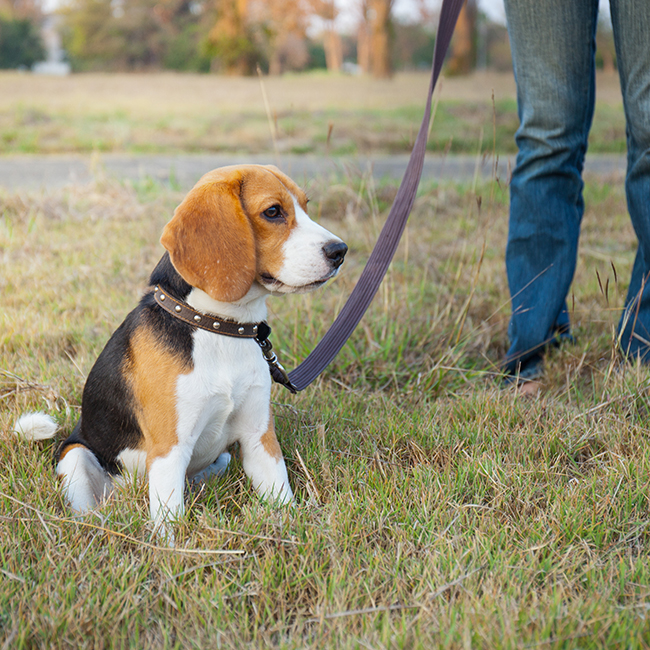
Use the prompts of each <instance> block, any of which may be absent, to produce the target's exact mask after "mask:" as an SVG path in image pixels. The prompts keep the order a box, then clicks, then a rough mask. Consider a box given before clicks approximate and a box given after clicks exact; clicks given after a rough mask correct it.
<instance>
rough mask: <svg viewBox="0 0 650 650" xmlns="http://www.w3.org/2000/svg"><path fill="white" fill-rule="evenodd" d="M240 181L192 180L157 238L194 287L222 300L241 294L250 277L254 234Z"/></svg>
mask: <svg viewBox="0 0 650 650" xmlns="http://www.w3.org/2000/svg"><path fill="white" fill-rule="evenodd" d="M238 192H239V183H233V182H208V183H203V184H200V185H197V186H195V187H194V189H192V190H191V191H190V193H189V194H188V195H187V196H186V197H185V199H184V200H183V202H182V203H181V204H180V205H179V206H178V207H177V208H176V211H175V212H174V216H173V217H172V219H171V221H170V222H169V223H168V224H167V225H166V226H165V228H164V230H163V233H162V237H161V238H160V243H161V244H162V245H163V246H164V247H165V248H166V249H167V250H168V251H169V257H170V258H171V261H172V264H173V265H174V268H175V269H176V270H177V271H178V272H179V273H180V274H181V276H182V278H183V279H184V280H185V281H186V282H187V283H188V284H191V285H192V286H193V287H197V288H198V289H201V290H202V291H205V292H206V293H207V294H208V295H209V296H210V297H212V298H214V299H215V300H218V301H221V302H233V301H236V300H239V299H240V298H243V297H244V296H245V295H246V293H247V292H248V290H249V289H250V288H251V285H252V284H253V281H254V280H255V273H256V259H255V240H254V235H253V229H252V227H251V224H250V222H249V220H248V217H247V216H246V213H245V212H244V209H243V208H242V205H241V202H240V200H239V193H238Z"/></svg>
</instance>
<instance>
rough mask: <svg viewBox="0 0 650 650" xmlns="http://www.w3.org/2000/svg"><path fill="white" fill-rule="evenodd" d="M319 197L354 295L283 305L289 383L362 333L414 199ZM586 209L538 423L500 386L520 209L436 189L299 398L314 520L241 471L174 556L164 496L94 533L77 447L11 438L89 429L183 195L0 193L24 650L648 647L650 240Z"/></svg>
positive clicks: (1, 354) (275, 309) (300, 503)
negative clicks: (52, 427) (88, 408)
mask: <svg viewBox="0 0 650 650" xmlns="http://www.w3.org/2000/svg"><path fill="white" fill-rule="evenodd" d="M307 190H308V193H309V195H310V198H311V203H310V209H311V213H312V215H313V216H316V215H318V216H319V219H320V221H321V222H322V223H323V224H324V225H325V226H326V227H328V228H330V229H331V230H333V231H334V232H336V233H337V234H339V235H341V236H342V237H343V238H344V239H345V240H346V241H347V243H348V244H349V245H350V252H349V254H348V259H347V260H346V263H345V265H344V267H343V272H342V274H341V276H340V277H339V278H338V279H337V280H336V281H335V282H334V283H333V284H332V285H331V286H329V287H327V288H325V289H324V290H322V291H320V292H319V293H315V294H310V295H308V296H299V297H291V298H289V299H286V300H284V299H273V300H272V301H271V303H270V304H271V319H270V320H271V324H272V326H273V329H274V333H273V342H274V346H275V347H276V349H277V351H278V354H279V356H280V358H281V360H282V361H283V362H284V363H285V365H287V366H288V367H293V366H294V365H295V364H296V363H297V362H298V361H299V360H300V359H302V358H303V357H304V355H305V354H306V353H307V352H308V350H309V349H311V347H312V346H313V345H314V344H315V342H316V341H317V339H318V337H319V336H320V335H321V334H322V333H323V331H324V330H325V329H326V328H327V326H328V324H329V323H330V322H331V320H332V318H333V317H334V315H335V313H336V312H337V311H338V309H340V306H341V304H342V302H343V300H344V299H345V297H346V296H347V295H348V294H349V292H350V290H351V288H352V286H353V285H354V282H355V279H356V278H357V277H358V276H359V274H360V272H361V269H362V266H363V263H364V260H365V259H366V258H367V256H368V254H369V251H370V249H371V247H372V245H373V243H374V240H375V238H376V235H377V233H378V231H379V228H380V226H381V223H382V222H383V219H384V218H385V215H386V210H387V207H388V206H389V205H390V203H391V201H392V198H393V196H394V192H395V188H394V187H393V186H391V185H386V184H379V185H376V184H374V183H373V182H372V180H371V179H370V178H368V177H362V178H360V179H349V178H343V179H341V178H338V179H319V180H318V181H314V182H313V183H312V184H311V186H310V187H308V188H307ZM585 196H586V203H587V211H586V214H585V218H584V226H583V236H582V240H581V253H580V259H579V263H578V269H577V272H576V280H575V284H574V288H573V290H572V291H573V294H572V297H571V300H570V304H571V305H572V311H573V321H574V323H575V334H576V336H577V343H575V344H573V345H567V346H564V347H562V348H561V349H559V350H556V351H554V352H553V353H551V354H550V355H549V358H548V363H547V367H546V374H545V378H544V384H545V387H544V392H543V394H542V395H541V396H540V397H539V398H538V399H535V400H530V399H525V398H523V397H521V396H518V395H517V394H515V393H513V392H510V391H507V390H501V389H500V388H499V387H498V382H497V381H496V379H495V373H496V371H497V365H498V360H499V359H500V358H501V355H502V354H503V352H504V350H505V348H506V345H507V334H506V329H507V320H508V314H509V309H508V294H507V287H506V282H505V277H504V276H505V272H504V268H503V253H504V246H505V233H506V227H507V189H506V188H502V187H498V186H497V185H496V184H487V185H485V186H480V187H478V188H477V189H476V191H472V189H471V188H469V187H463V186H451V185H444V186H443V185H441V186H437V185H433V184H429V185H425V186H424V187H423V188H422V190H421V191H420V194H419V197H418V199H417V201H416V204H415V208H414V212H413V214H412V216H411V220H410V223H409V226H408V229H407V233H406V234H405V238H404V241H403V242H402V244H401V245H400V248H399V250H398V252H397V254H396V257H395V261H394V263H393V264H392V266H391V269H390V271H389V274H388V277H387V279H386V281H385V282H384V284H383V285H382V288H381V289H380V292H379V294H378V295H377V297H376V299H375V301H374V302H373V304H372V306H371V308H370V311H369V312H368V314H367V315H366V316H365V318H364V320H363V322H362V324H361V326H360V327H359V328H358V329H357V331H356V332H355V333H354V335H353V337H352V339H351V340H350V342H349V343H348V344H347V345H346V347H345V348H344V350H343V351H342V352H341V354H340V355H339V356H338V357H337V359H336V360H335V361H334V363H333V364H332V365H331V366H330V367H329V368H328V369H327V371H326V372H325V373H324V375H323V376H322V377H321V378H320V379H319V380H318V381H317V382H316V383H315V384H314V385H313V386H311V387H310V388H308V389H307V390H306V391H304V392H303V393H301V394H299V395H296V396H292V395H290V394H288V393H287V392H286V391H284V390H283V389H281V388H275V389H274V393H273V400H274V405H275V406H274V411H275V414H276V425H277V430H278V436H279V439H280V443H281V446H282V448H283V451H284V454H285V456H286V459H287V464H288V468H289V474H290V480H291V483H292V486H293V487H294V489H295V492H296V495H297V505H296V507H295V508H288V509H284V510H280V511H274V510H273V509H271V508H269V507H268V506H266V505H264V504H263V503H261V502H260V501H259V499H258V498H257V497H256V496H255V495H254V493H253V492H252V489H251V486H250V484H249V483H248V481H247V480H246V479H245V477H244V475H243V472H242V469H241V465H240V461H239V459H238V458H237V457H236V461H235V466H234V467H233V469H232V470H231V471H230V472H229V473H228V474H227V475H226V476H225V477H223V478H222V479H220V480H215V481H212V482H210V483H209V484H207V485H206V486H205V487H204V488H203V489H202V490H200V491H196V492H193V493H192V494H190V495H189V496H188V509H187V510H188V511H187V514H186V516H185V517H184V519H183V520H182V521H181V522H180V523H179V525H178V530H177V547H176V549H175V550H165V549H162V548H160V547H159V546H158V542H157V541H156V539H155V538H154V537H152V532H151V526H150V525H149V523H148V514H147V513H148V508H147V497H146V488H145V486H143V485H142V484H139V483H135V484H127V485H126V486H124V487H123V488H121V489H120V490H119V492H118V494H116V495H115V497H114V498H113V499H112V500H111V501H110V502H109V503H107V504H106V505H105V506H104V507H103V508H102V509H101V510H100V511H99V512H98V513H96V514H91V515H88V516H85V517H82V518H73V517H72V516H71V515H70V512H69V510H68V509H67V508H66V506H65V504H64V503H63V500H62V498H61V496H60V494H59V491H58V488H57V481H56V479H55V477H54V475H53V468H52V464H51V455H52V451H53V445H52V444H41V445H35V446H30V445H26V444H25V443H23V442H21V441H19V440H17V439H16V438H15V437H14V436H13V435H12V434H11V433H10V429H11V426H12V423H13V421H14V419H15V417H16V416H17V415H19V414H20V413H23V412H25V411H27V410H29V409H34V408H41V409H44V410H47V411H48V412H50V413H52V414H53V415H54V416H55V417H56V418H57V419H58V420H59V422H60V423H61V425H62V427H63V432H62V433H61V435H65V434H67V433H68V432H69V431H70V429H71V427H72V426H73V424H74V421H75V420H76V418H77V417H78V409H79V404H80V399H81V390H82V387H83V382H84V375H86V374H87V373H88V371H89V369H90V367H91V366H92V364H93V362H94V360H95V358H96V356H97V354H98V353H99V351H100V350H101V348H102V346H103V345H104V343H105V341H106V339H107V337H108V336H109V335H110V333H111V332H112V331H113V329H114V328H115V327H116V326H117V325H118V324H119V323H120V322H121V320H122V319H123V317H124V316H125V314H126V313H127V311H128V310H130V309H131V308H132V307H133V305H134V304H135V302H136V300H137V299H138V296H139V295H140V293H141V292H142V291H143V289H144V287H145V286H146V279H147V275H148V273H149V271H150V270H151V268H152V267H153V265H154V264H155V262H156V260H157V259H158V257H159V256H160V254H161V247H160V246H159V244H158V243H157V241H158V237H159V234H160V231H161V229H162V226H163V225H164V223H165V222H166V221H167V220H168V219H169V217H170V216H171V213H172V211H173V208H174V207H175V205H176V204H177V203H178V202H179V200H180V198H181V195H180V194H178V193H177V192H173V191H171V190H167V189H164V188H162V187H159V186H156V185H155V184H154V183H143V184H142V185H138V186H136V187H129V186H122V185H117V184H113V183H110V182H107V181H102V180H99V181H97V182H96V183H94V184H92V185H90V186H87V187H74V186H72V187H70V188H67V189H66V190H62V191H57V192H52V193H45V194H25V193H23V194H7V193H4V194H0V250H1V251H2V256H1V257H0V264H1V266H0V293H1V295H2V297H3V309H2V310H1V311H0V323H1V326H0V327H1V329H0V368H4V369H5V371H8V372H9V373H11V374H4V375H0V426H1V428H2V436H1V437H0V467H2V471H1V472H0V571H1V574H0V643H2V644H4V647H7V648H9V647H11V648H46V647H47V648H69V647H70V648H161V647H162V648H187V647H190V648H193V647H196V648H203V647H207V646H215V647H221V648H240V647H247V646H252V647H260V648H262V647H264V648H267V647H272V648H314V649H316V648H324V647H331V648H391V649H392V648H422V649H428V648H434V647H441V648H454V649H455V648H468V647H475V648H486V649H487V648H512V649H519V648H527V647H531V648H538V647H541V648H547V647H548V648H554V649H559V648H567V649H569V648H596V647H608V648H645V647H647V646H648V644H649V640H650V623H648V602H650V568H649V567H650V547H649V542H650V532H649V524H650V509H649V502H648V495H649V494H650V485H649V483H650V452H649V451H648V445H647V440H648V435H649V430H648V427H647V418H648V412H649V409H650V399H649V397H648V389H649V387H650V381H649V380H650V376H649V375H648V371H647V370H646V369H645V368H642V367H637V366H626V365H620V364H619V362H618V360H617V358H616V355H615V354H614V352H613V349H614V348H613V339H614V332H615V326H616V322H617V319H618V310H619V309H620V306H621V304H622V301H623V298H624V294H625V290H626V288H627V286H626V282H627V279H628V277H629V273H630V270H631V266H632V262H633V257H634V250H635V238H634V234H633V231H632V229H631V226H630V225H629V223H628V217H627V214H626V208H625V195H624V189H623V187H622V185H621V184H618V183H612V184H605V183H600V184H593V183H591V184H590V183H588V184H587V186H586V189H585ZM478 197H480V198H481V201H478V200H477V198H478ZM479 203H480V209H479ZM612 264H613V266H612ZM614 268H615V269H616V274H615V273H614ZM597 274H598V276H600V281H599V279H598V276H597ZM601 286H602V287H603V290H601ZM605 286H607V287H608V288H607V296H605V295H604V287H605ZM235 451H236V450H235ZM235 455H236V454H235ZM236 456H237V455H236Z"/></svg>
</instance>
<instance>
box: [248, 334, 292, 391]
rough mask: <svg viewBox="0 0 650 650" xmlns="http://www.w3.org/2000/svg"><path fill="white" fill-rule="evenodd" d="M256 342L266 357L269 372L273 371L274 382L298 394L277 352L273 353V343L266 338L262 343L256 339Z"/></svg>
mask: <svg viewBox="0 0 650 650" xmlns="http://www.w3.org/2000/svg"><path fill="white" fill-rule="evenodd" d="M255 340H256V341H257V343H258V344H259V346H260V348H262V354H263V355H264V358H265V359H266V362H267V363H268V364H269V370H270V371H271V377H272V378H273V381H274V382H276V383H277V384H282V385H283V386H284V387H285V388H288V389H289V390H290V391H291V392H292V393H297V392H298V391H297V389H296V387H295V386H294V385H293V384H292V383H291V379H289V375H288V374H287V371H286V370H285V369H284V368H283V366H282V364H281V363H280V362H279V361H278V358H277V356H276V355H275V352H273V345H271V341H269V340H268V339H266V338H265V339H264V340H262V341H260V340H259V339H255Z"/></svg>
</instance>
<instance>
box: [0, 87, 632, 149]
mask: <svg viewBox="0 0 650 650" xmlns="http://www.w3.org/2000/svg"><path fill="white" fill-rule="evenodd" d="M421 120H422V108H421V107H420V106H413V107H406V108H400V109H386V110H360V109H357V110H334V109H328V110H321V111H317V112H313V111H306V110H294V111H284V112H282V113H279V114H275V120H274V126H275V129H276V132H277V142H278V146H279V147H280V149H281V150H283V151H287V152H289V153H295V154H324V153H328V154H331V155H343V154H345V155H350V154H370V153H375V154H376V153H384V154H389V153H410V151H411V149H412V147H413V142H414V139H415V136H416V135H417V130H418V128H419V124H420V121H421ZM518 125H519V120H518V118H517V106H516V103H515V101H514V100H503V101H500V102H497V103H496V104H495V105H494V106H492V105H491V104H489V103H468V102H463V103H461V102H457V101H446V102H441V103H440V104H439V105H438V109H437V113H436V126H435V128H434V129H433V131H432V134H431V138H430V140H429V144H428V149H429V151H432V152H439V153H440V152H446V153H451V154H462V153H464V154H467V153H471V154H474V153H476V149H477V142H480V141H482V142H483V144H484V147H483V148H484V149H486V148H489V149H492V148H493V147H494V148H495V149H496V151H498V152H500V153H515V152H516V146H515V142H514V133H515V131H516V129H517V127H518ZM330 126H331V127H332V128H331V131H330ZM270 146H271V138H270V136H269V126H268V119H267V116H266V115H265V114H264V112H263V111H261V110H260V111H255V112H251V111H250V110H244V111H236V112H227V113H219V114H216V115H209V114H208V115H206V114H202V115H199V116H192V117H187V116H182V115H181V116H174V117H171V118H168V119H165V120H158V121H152V120H151V119H150V118H148V117H146V116H137V115H125V114H124V113H123V112H122V111H116V112H114V113H110V112H109V113H107V112H98V113H85V114H84V115H83V116H79V115H76V114H75V113H73V112H70V111H60V110H58V111H57V110H52V111H47V112H44V111H38V110H35V109H31V108H30V109H25V108H24V107H19V108H17V109H14V110H4V111H0V153H3V154H10V153H14V154H15V153H61V152H64V153H88V152H92V151H101V152H120V153H121V152H128V153H176V152H188V153H191V152H204V153H205V152H219V153H224V152H228V153H242V152H243V153H260V152H265V151H268V149H269V147H270ZM590 147H591V151H593V152H597V153H623V152H624V151H625V120H624V117H623V113H622V111H621V110H620V108H616V107H611V106H607V105H599V106H598V109H597V111H596V115H595V118H594V125H593V128H592V132H591V139H590Z"/></svg>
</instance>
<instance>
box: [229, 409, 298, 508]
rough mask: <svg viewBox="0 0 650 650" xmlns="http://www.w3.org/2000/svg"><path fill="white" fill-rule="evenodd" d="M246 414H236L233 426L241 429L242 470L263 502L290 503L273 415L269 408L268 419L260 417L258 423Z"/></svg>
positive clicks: (284, 466)
mask: <svg viewBox="0 0 650 650" xmlns="http://www.w3.org/2000/svg"><path fill="white" fill-rule="evenodd" d="M254 412H255V411H248V412H247V413H248V414H251V413H254ZM258 413H259V412H258ZM248 414H247V415H241V414H240V416H239V418H238V421H237V423H236V424H237V427H238V428H240V429H241V430H242V433H241V435H240V437H239V441H240V445H241V453H242V463H243V466H244V471H245V472H246V474H247V476H248V477H249V478H250V480H251V481H252V483H253V486H254V487H255V489H256V490H257V492H258V493H259V494H260V495H261V496H262V497H263V498H264V499H267V500H270V501H273V502H275V503H277V504H279V505H284V504H287V503H291V502H292V501H293V492H292V491H291V487H290V486H289V477H288V475H287V467H286V465H285V464H284V458H283V456H282V451H281V449H280V445H279V444H278V439H277V437H276V435H275V426H274V424H273V415H272V413H271V412H270V409H269V412H268V416H267V417H262V418H261V420H260V418H259V417H258V418H257V419H253V418H252V417H249V416H248Z"/></svg>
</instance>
